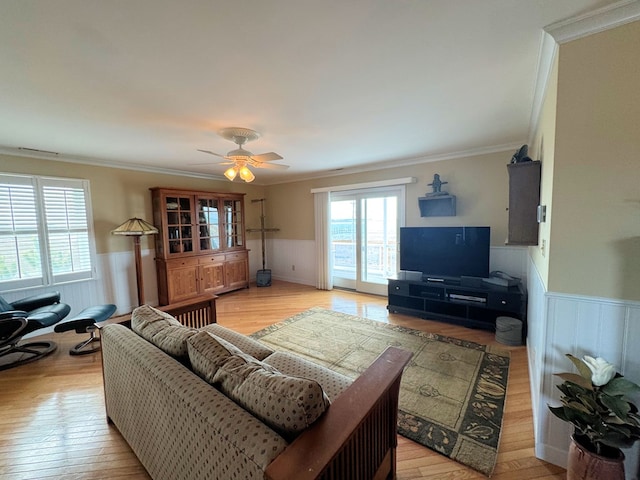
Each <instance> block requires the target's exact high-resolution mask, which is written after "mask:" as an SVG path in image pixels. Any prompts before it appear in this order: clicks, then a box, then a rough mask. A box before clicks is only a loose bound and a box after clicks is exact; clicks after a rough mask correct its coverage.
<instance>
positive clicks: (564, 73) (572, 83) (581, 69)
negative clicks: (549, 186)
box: [548, 22, 640, 300]
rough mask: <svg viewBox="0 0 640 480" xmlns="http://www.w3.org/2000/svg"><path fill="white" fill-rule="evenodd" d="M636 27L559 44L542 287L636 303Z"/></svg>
mask: <svg viewBox="0 0 640 480" xmlns="http://www.w3.org/2000/svg"><path fill="white" fill-rule="evenodd" d="M638 45H640V22H634V23H630V24H627V25H624V26H621V27H618V28H616V29H613V30H608V31H605V32H602V33H598V34H595V35H591V36H589V37H586V38H583V39H579V40H576V41H573V42H570V43H567V44H564V45H561V46H560V50H559V68H558V93H557V94H558V98H557V119H556V132H557V135H556V148H555V161H554V175H553V177H554V178H553V228H552V230H551V236H550V244H551V249H550V252H549V285H548V286H549V290H551V291H555V292H563V293H569V294H581V295H589V296H596V297H607V298H621V299H627V300H640V130H639V125H640V94H639V93H638V92H639V86H640V55H638Z"/></svg>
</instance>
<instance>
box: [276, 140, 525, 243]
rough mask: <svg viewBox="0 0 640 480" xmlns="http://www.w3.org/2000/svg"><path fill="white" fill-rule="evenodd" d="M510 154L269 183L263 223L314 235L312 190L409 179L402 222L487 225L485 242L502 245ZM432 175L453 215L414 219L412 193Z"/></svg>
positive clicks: (284, 234)
mask: <svg viewBox="0 0 640 480" xmlns="http://www.w3.org/2000/svg"><path fill="white" fill-rule="evenodd" d="M512 154H513V152H511V151H508V152H500V153H493V154H488V155H481V156H476V157H467V158H460V159H455V160H445V161H440V162H427V163H423V164H420V165H413V166H409V167H400V168H393V169H386V170H379V171H375V172H366V173H362V174H350V175H341V176H334V177H326V178H320V179H314V180H307V181H300V182H293V183H287V184H280V185H272V186H269V187H267V188H266V197H267V198H268V201H267V212H268V213H267V217H268V223H269V225H271V226H273V227H277V228H280V232H278V233H276V234H274V236H277V237H278V238H286V239H294V240H313V239H314V219H313V194H312V193H311V189H312V188H323V187H332V186H342V185H352V184H360V183H366V182H374V181H379V180H388V179H394V178H404V177H415V178H417V183H414V184H409V185H407V189H406V192H407V195H406V200H407V205H406V225H407V226H430V225H437V226H439V225H443V226H447V225H476V226H483V225H488V226H490V227H492V228H491V230H492V239H491V243H492V244H493V245H503V244H504V242H505V239H506V238H507V211H506V208H507V206H508V177H507V168H506V165H507V163H508V162H509V160H510V158H511V155H512ZM435 173H438V174H439V175H440V178H441V179H442V181H446V182H449V184H448V185H444V186H443V188H442V190H443V191H448V192H449V193H450V194H452V195H456V197H457V198H456V200H457V215H456V216H455V217H428V218H427V217H425V218H423V217H420V211H419V209H418V197H422V196H424V195H425V193H427V192H431V191H432V190H431V187H429V186H427V184H428V183H431V182H432V181H433V175H434V174H435Z"/></svg>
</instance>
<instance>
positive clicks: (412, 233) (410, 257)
mask: <svg viewBox="0 0 640 480" xmlns="http://www.w3.org/2000/svg"><path fill="white" fill-rule="evenodd" d="M490 244H491V228H490V227H404V228H401V229H400V269H401V270H412V271H418V272H422V275H423V278H424V279H427V278H428V279H432V280H439V281H444V280H447V279H459V278H460V277H462V276H468V277H481V278H486V277H488V276H489V247H490Z"/></svg>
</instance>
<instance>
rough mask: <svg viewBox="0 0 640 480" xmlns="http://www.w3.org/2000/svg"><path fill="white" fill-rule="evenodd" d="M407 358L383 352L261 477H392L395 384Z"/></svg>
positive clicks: (398, 352) (399, 352) (393, 350)
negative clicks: (353, 475) (264, 475)
mask: <svg viewBox="0 0 640 480" xmlns="http://www.w3.org/2000/svg"><path fill="white" fill-rule="evenodd" d="M411 356H412V353H410V352H407V351H405V350H401V349H399V348H395V347H388V348H387V349H386V350H385V351H384V352H383V353H382V354H381V355H380V356H379V357H378V358H377V359H376V360H375V361H374V362H373V363H372V364H371V365H370V366H369V368H367V370H365V371H364V372H363V373H362V375H360V376H359V377H358V378H357V379H356V380H355V381H354V382H353V384H352V385H351V386H350V387H349V388H348V389H347V390H345V391H344V392H343V393H342V394H341V395H340V396H339V397H338V398H336V399H335V401H334V402H333V403H332V404H331V406H330V407H329V409H328V410H327V411H326V412H325V414H324V415H323V416H322V417H321V418H320V419H319V420H318V421H317V422H316V423H315V424H314V425H313V426H312V427H311V428H310V429H308V430H306V431H305V432H303V433H302V434H301V435H300V436H299V437H297V438H296V439H295V440H294V441H293V442H292V443H291V444H290V445H289V446H288V447H287V449H286V450H285V451H284V452H282V453H281V454H280V455H279V456H278V457H277V458H276V459H275V460H274V461H273V462H271V463H270V464H269V466H268V467H267V469H266V478H268V479H270V480H284V479H290V478H296V479H297V480H311V479H317V478H323V477H325V476H326V477H330V478H350V476H351V475H352V474H353V473H354V472H357V475H356V476H357V477H358V478H372V479H378V478H394V476H395V465H396V458H395V450H396V446H397V419H398V395H399V391H400V380H401V378H402V371H403V369H404V367H405V365H406V364H407V363H408V362H409V360H410V359H411ZM345 468H347V469H348V470H341V469H345Z"/></svg>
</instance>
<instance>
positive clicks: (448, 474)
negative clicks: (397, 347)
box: [0, 281, 565, 480]
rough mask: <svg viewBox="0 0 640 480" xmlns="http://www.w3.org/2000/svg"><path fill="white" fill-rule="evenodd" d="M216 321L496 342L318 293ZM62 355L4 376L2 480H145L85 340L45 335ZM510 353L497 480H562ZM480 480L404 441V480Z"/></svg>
mask: <svg viewBox="0 0 640 480" xmlns="http://www.w3.org/2000/svg"><path fill="white" fill-rule="evenodd" d="M217 306H218V322H219V323H220V324H221V325H224V326H226V327H229V328H232V329H234V330H237V331H239V332H242V333H253V332H255V331H257V330H260V329H261V328H264V327H266V326H268V325H271V324H273V323H276V322H278V321H280V320H283V319H285V318H287V317H289V316H291V315H294V314H296V313H299V312H301V311H303V310H306V309H307V308H310V307H313V306H321V307H324V308H328V309H332V310H336V311H340V312H344V313H349V314H352V315H359V316H363V317H367V318H370V319H374V320H379V321H383V322H388V323H393V324H398V325H403V326H406V327H410V328H415V329H419V330H424V331H429V332H433V333H439V334H442V335H448V336H452V337H457V338H461V339H465V340H471V341H475V342H478V343H484V344H491V343H495V339H494V335H493V334H492V333H491V332H485V331H479V330H472V329H467V328H464V327H457V326H453V325H448V324H446V323H441V322H432V321H426V320H421V319H417V318H413V317H409V316H404V315H397V314H389V313H388V312H387V310H386V298H384V297H377V296H372V295H363V294H357V293H352V292H344V291H340V290H333V291H331V292H326V291H320V290H316V289H315V288H312V287H307V286H303V285H296V284H291V283H284V282H277V281H276V282H274V284H273V285H272V286H271V287H265V288H256V287H255V286H252V287H251V288H250V289H246V290H242V291H238V292H232V293H228V294H225V295H222V296H221V297H220V298H219V299H218V303H217ZM46 337H47V338H51V339H55V340H56V341H57V343H58V345H59V347H58V350H57V351H56V352H54V353H53V354H51V355H50V356H48V357H46V358H44V359H41V360H39V361H37V362H33V363H31V364H27V365H23V366H20V367H17V368H14V369H10V370H6V371H2V372H0V478H2V479H12V480H13V479H52V478H56V479H59V478H64V479H95V478H108V479H120V478H122V479H124V478H127V479H148V478H149V476H148V475H147V474H146V472H145V470H144V469H143V467H142V466H141V465H140V463H139V462H138V460H137V459H136V457H135V456H134V455H133V453H132V452H131V450H130V449H129V447H128V446H127V444H126V443H125V441H124V440H123V439H122V437H121V436H120V434H119V433H118V432H117V430H116V429H115V428H114V427H112V426H108V425H107V423H106V421H105V414H104V402H103V397H102V373H101V363H100V354H92V355H85V356H80V357H71V356H69V355H68V353H67V352H68V349H69V348H70V347H71V346H73V345H74V344H76V343H78V342H79V341H81V340H83V339H84V336H80V335H77V334H75V333H74V332H66V333H62V334H48V335H46ZM504 348H507V349H508V350H510V351H511V369H510V374H509V384H508V390H507V401H506V410H505V415H504V424H503V432H502V438H501V441H500V448H499V455H498V463H497V465H496V469H495V472H494V475H493V477H492V478H494V479H496V480H502V479H518V480H527V479H562V478H565V473H564V470H563V469H561V468H559V467H556V466H553V465H550V464H548V463H545V462H543V461H541V460H538V459H537V458H535V457H534V453H533V425H532V417H531V399H530V392H529V377H528V368H527V355H526V349H525V347H504ZM419 478H422V479H474V478H485V477H484V476H483V475H481V474H479V473H477V472H475V471H473V470H471V469H469V468H467V467H464V466H462V465H460V464H459V463H456V462H454V461H452V460H449V459H448V458H446V457H444V456H442V455H439V454H437V453H435V452H433V451H431V450H429V449H427V448H425V447H422V446H420V445H418V444H416V443H414V442H412V441H410V440H407V439H405V438H403V437H399V448H398V479H402V480H408V479H419ZM220 480H224V479H220Z"/></svg>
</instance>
